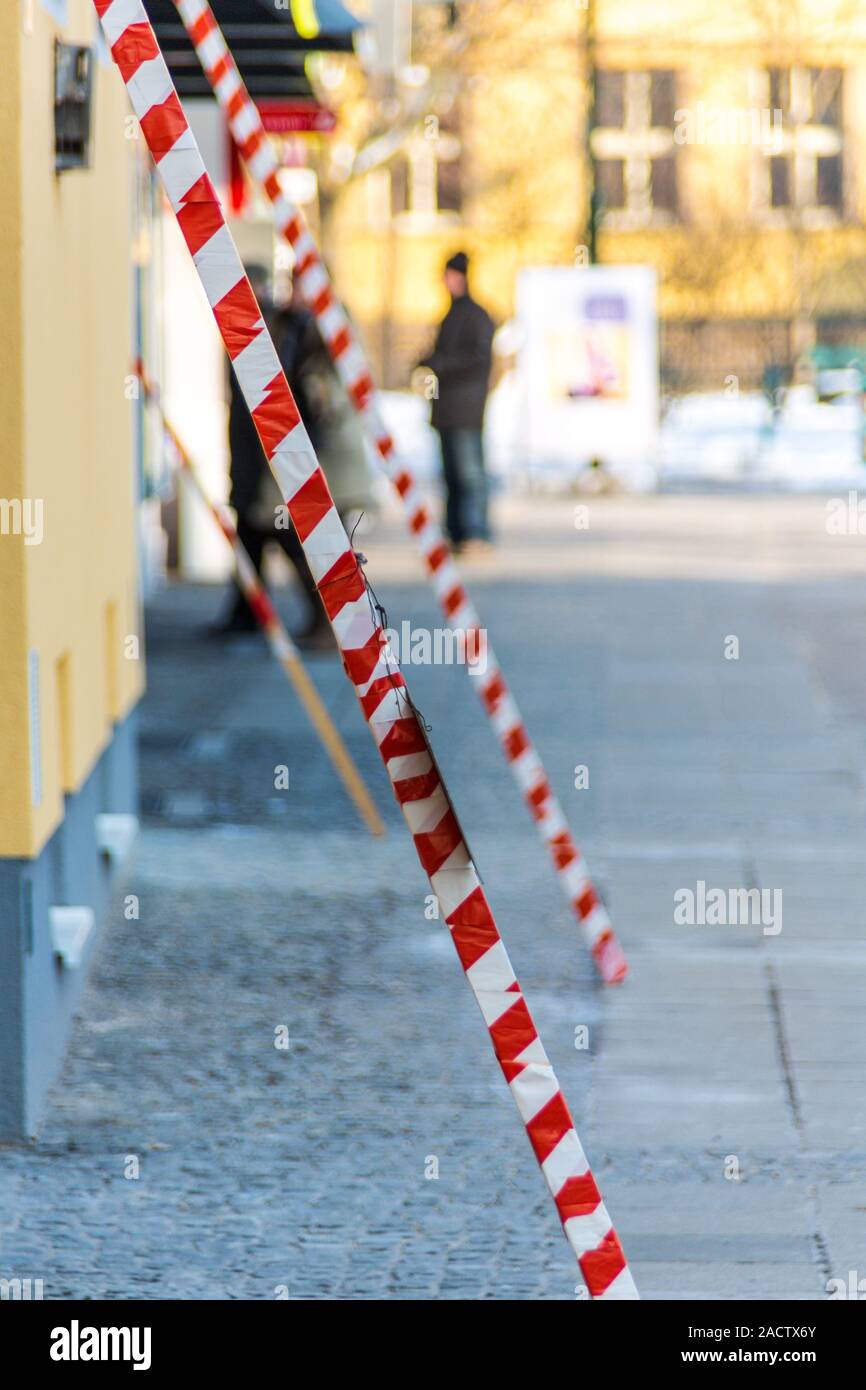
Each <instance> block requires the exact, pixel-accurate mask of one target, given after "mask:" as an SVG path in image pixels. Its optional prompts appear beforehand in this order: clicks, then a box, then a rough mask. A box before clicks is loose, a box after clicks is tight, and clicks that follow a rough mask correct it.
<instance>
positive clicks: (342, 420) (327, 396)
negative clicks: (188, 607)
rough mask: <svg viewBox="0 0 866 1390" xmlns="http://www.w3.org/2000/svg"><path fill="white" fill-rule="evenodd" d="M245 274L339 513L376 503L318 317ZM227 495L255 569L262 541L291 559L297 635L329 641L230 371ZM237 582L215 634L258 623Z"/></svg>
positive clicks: (305, 640) (260, 272) (258, 273)
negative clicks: (279, 302) (300, 601)
mask: <svg viewBox="0 0 866 1390" xmlns="http://www.w3.org/2000/svg"><path fill="white" fill-rule="evenodd" d="M247 274H248V276H249V279H250V283H251V285H252V288H253V293H254V294H255V296H256V298H257V300H258V302H259V305H260V306H261V309H262V313H263V316H264V318H265V321H266V323H267V325H268V328H269V329H270V331H271V334H272V336H273V338H274V342H275V344H276V347H277V353H278V355H279V358H280V363H281V365H282V368H283V371H284V372H285V374H286V379H287V381H288V383H289V387H290V389H291V392H292V395H293V396H294V398H295V402H296V404H297V406H298V410H299V411H300V414H301V419H302V421H303V423H304V426H305V428H306V430H307V433H308V435H309V436H310V441H311V443H312V445H313V448H314V449H315V451H316V455H317V457H318V459H319V462H320V464H321V465H322V469H323V471H324V473H325V477H326V478H327V480H328V486H329V487H330V489H331V493H332V495H333V497H334V502H335V503H336V506H337V510H338V511H339V512H340V515H341V517H343V518H346V519H348V517H349V515H350V513H351V512H352V511H353V510H356V511H364V510H369V509H371V508H372V507H374V506H375V502H374V499H373V496H372V479H371V476H370V471H369V466H368V462H367V457H366V453H365V450H364V441H363V436H362V433H361V428H360V423H359V421H358V419H357V416H356V415H355V412H354V410H353V409H352V406H351V404H350V403H349V401H348V398H347V396H346V393H345V391H344V389H343V387H342V385H341V384H340V382H339V380H338V378H337V375H336V371H335V369H334V366H333V364H332V362H331V359H330V357H329V355H328V351H327V348H326V347H325V344H324V342H323V341H322V337H321V334H320V333H319V330H318V328H317V326H316V321H315V319H314V317H313V315H312V314H311V313H310V311H309V310H308V309H307V308H306V307H305V306H304V305H303V303H301V301H300V297H299V295H298V294H297V292H295V293H293V295H292V299H291V301H290V302H289V304H288V305H286V306H285V307H283V308H280V309H275V308H274V306H273V303H272V301H271V298H270V293H269V282H268V276H267V272H266V271H265V270H264V268H263V267H261V266H248V267H247ZM229 448H230V451H231V466H230V476H231V495H230V498H229V501H230V503H231V505H232V506H233V507H234V509H235V511H236V512H237V518H238V523H237V530H238V536H239V537H240V540H241V542H242V543H243V545H244V547H245V548H246V550H247V551H248V553H249V556H250V559H251V560H252V562H253V564H254V565H255V568H256V571H257V572H258V573H259V574H261V566H262V560H263V557H264V551H265V547H266V546H267V545H268V543H269V542H275V543H276V544H278V545H279V546H280V547H281V548H282V550H283V551H284V553H285V554H286V556H287V557H288V559H289V561H290V562H291V564H292V565H293V566H294V568H295V571H296V573H297V576H298V579H299V581H300V585H301V591H302V593H303V596H304V599H305V602H306V610H307V611H306V616H305V619H304V621H303V623H302V626H301V628H300V630H299V631H298V632H295V633H293V636H294V638H295V640H296V641H297V642H298V644H299V645H300V646H302V647H305V648H308V649H313V650H316V649H320V648H321V649H330V648H331V647H332V646H333V636H332V633H331V629H330V625H329V623H328V620H327V617H326V614H325V610H324V608H323V606H322V601H321V599H320V597H319V594H318V591H317V589H316V583H315V580H314V578H313V575H312V572H311V570H310V567H309V564H308V563H307V558H306V556H305V554H304V550H303V546H302V545H301V542H300V540H299V539H298V535H297V532H296V531H295V529H294V527H293V526H292V525H291V523H290V522H289V520H288V515H287V511H286V508H285V506H284V504H283V499H282V497H281V496H280V492H279V488H278V487H277V483H276V479H275V478H274V476H273V473H272V472H271V469H270V465H269V464H268V461H267V458H266V457H265V453H264V450H263V449H262V446H261V442H260V440H259V437H258V434H257V433H256V428H255V425H254V424H253V420H252V416H251V415H250V412H249V410H248V409H247V406H246V402H245V401H244V399H243V396H242V394H241V391H240V388H239V387H238V384H237V381H236V379H235V375H234V372H232V373H231V403H230V406H229ZM257 626H258V624H257V623H256V620H255V617H254V616H253V614H252V612H251V610H250V608H249V606H248V604H247V601H246V599H245V597H244V595H243V592H242V591H241V589H240V588H239V587H237V586H235V591H234V596H233V599H232V604H231V608H230V610H229V612H228V614H227V616H226V618H225V619H224V620H223V621H222V622H221V623H219V624H217V626H216V627H215V628H214V629H213V630H214V632H215V633H216V634H231V633H238V632H251V631H253V630H255V629H256V628H257Z"/></svg>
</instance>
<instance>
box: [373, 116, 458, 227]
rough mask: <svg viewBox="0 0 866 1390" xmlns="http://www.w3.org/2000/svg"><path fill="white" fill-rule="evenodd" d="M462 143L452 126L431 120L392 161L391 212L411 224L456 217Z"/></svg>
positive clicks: (444, 121) (440, 119)
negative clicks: (444, 216)
mask: <svg viewBox="0 0 866 1390" xmlns="http://www.w3.org/2000/svg"><path fill="white" fill-rule="evenodd" d="M461 150H462V146H461V141H460V138H459V136H458V134H457V132H456V129H455V128H454V126H453V123H452V122H450V121H447V120H445V119H444V118H439V117H437V118H435V121H434V119H433V118H431V119H430V122H429V123H428V124H425V126H424V128H423V130H422V131H420V132H419V133H418V134H417V135H415V136H413V137H412V138H411V139H410V140H408V141H407V143H406V145H405V148H404V149H402V150H401V151H400V153H399V154H398V155H397V156H396V157H395V158H394V159H393V160H392V161H391V165H390V169H391V213H392V216H394V217H402V218H404V219H409V222H410V224H418V225H421V224H428V223H429V222H430V220H431V219H436V218H438V217H440V216H442V215H449V216H451V217H452V218H453V217H454V215H455V214H459V213H460V211H461V209H462V203H463V184H462V170H461V158H460V157H461Z"/></svg>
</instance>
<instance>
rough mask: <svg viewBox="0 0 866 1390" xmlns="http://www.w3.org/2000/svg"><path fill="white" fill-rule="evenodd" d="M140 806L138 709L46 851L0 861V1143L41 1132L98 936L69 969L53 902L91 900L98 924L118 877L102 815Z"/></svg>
mask: <svg viewBox="0 0 866 1390" xmlns="http://www.w3.org/2000/svg"><path fill="white" fill-rule="evenodd" d="M137 805H138V785H137V761H136V739H135V714H134V713H133V714H132V715H130V716H129V717H128V718H127V719H126V720H125V721H124V722H123V723H121V724H118V725H117V726H116V728H115V734H114V738H113V739H112V741H111V743H110V744H109V746H108V747H107V748H106V750H105V752H104V753H103V754H102V757H101V758H100V759H99V761H98V763H97V764H96V766H95V767H94V769H93V771H92V772H91V774H90V776H89V777H88V779H87V781H86V782H85V783H84V785H83V786H82V787H81V789H80V790H79V791H78V792H76V793H75V794H74V795H72V796H68V797H67V798H66V807H65V815H64V819H63V822H62V824H61V825H60V826H58V828H57V830H56V831H55V833H54V834H53V835H52V837H51V839H50V840H49V841H48V843H47V844H46V845H45V847H44V848H43V850H42V853H41V854H40V855H39V857H38V858H36V859H2V858H0V1037H2V1045H0V1142H9V1141H15V1140H21V1139H28V1138H31V1137H32V1136H33V1135H34V1133H35V1132H36V1128H37V1125H38V1122H39V1120H40V1118H41V1116H42V1113H43V1110H44V1105H45V1097H46V1093H47V1091H48V1088H49V1086H50V1085H51V1083H52V1082H53V1081H54V1080H55V1078H56V1076H57V1074H58V1072H59V1070H60V1067H61V1064H62V1062H63V1055H64V1051H65V1049H66V1044H67V1042H68V1039H69V1033H70V1029H71V1027H72V1019H73V1016H74V1013H75V1009H76V1006H77V1004H78V1000H79V998H80V996H81V991H82V988H83V985H84V980H85V977H86V973H87V968H88V965H89V963H90V960H91V959H92V956H93V953H94V950H95V946H96V941H97V939H98V936H99V932H98V930H97V931H94V932H93V933H92V934H91V937H90V939H89V940H88V942H87V947H86V952H85V956H84V959H83V960H82V962H81V964H80V965H79V966H77V967H75V968H69V967H68V966H65V965H64V964H63V963H62V962H61V960H60V958H59V957H58V956H56V955H55V953H54V950H53V949H52V944H51V934H50V928H49V909H50V908H52V907H62V906H88V907H92V908H93V910H94V913H95V916H96V922H97V926H99V924H100V923H101V921H102V919H103V917H104V915H105V909H106V905H107V902H108V895H109V892H110V888H111V882H112V877H113V874H112V871H111V868H110V866H109V862H108V860H107V859H106V857H105V856H104V855H102V854H101V853H100V851H99V848H98V846H97V840H96V817H97V815H99V814H100V813H102V812H109V811H111V812H118V811H120V812H130V813H132V814H135V812H136V811H137Z"/></svg>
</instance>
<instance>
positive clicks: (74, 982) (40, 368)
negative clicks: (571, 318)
mask: <svg viewBox="0 0 866 1390" xmlns="http://www.w3.org/2000/svg"><path fill="white" fill-rule="evenodd" d="M0 52H2V54H3V83H2V84H0V141H2V149H3V154H4V162H3V180H4V189H3V197H2V199H0V221H2V237H0V244H2V248H3V254H2V259H0V305H2V316H3V324H4V333H3V336H2V343H0V361H2V369H0V428H2V451H0V478H2V483H0V494H2V496H0V589H2V592H3V596H4V602H3V607H2V616H0V646H2V652H3V657H2V661H0V708H2V720H0V766H2V769H3V775H2V777H0V1015H2V1020H3V1046H2V1048H0V1139H9V1138H16V1137H20V1136H22V1135H27V1134H30V1133H32V1132H33V1129H34V1127H35V1124H36V1122H37V1120H38V1117H39V1113H40V1110H41V1107H42V1103H43V1099H44V1096H45V1092H46V1090H47V1087H48V1085H49V1084H50V1082H51V1081H52V1080H53V1078H54V1075H55V1074H56V1070H57V1067H58V1065H59V1062H60V1059H61V1057H62V1053H63V1047H64V1043H65V1039H66V1035H67V1031H68V1028H69V1025H70V1022H71V1017H72V1012H73V1010H74V1007H75V1003H76V1001H77V998H78V996H79V993H80V989H81V985H82V981H83V977H84V971H85V968H86V964H87V961H88V959H89V957H90V955H91V953H92V950H93V945H94V941H95V938H96V934H97V933H96V930H95V928H96V926H97V924H98V922H99V918H100V916H101V914H102V912H103V910H104V907H105V903H106V901H107V892H108V887H109V882H110V870H111V865H112V863H113V862H116V860H117V857H118V855H119V854H120V852H121V851H122V848H123V845H124V844H125V843H126V841H127V840H128V838H129V833H130V832H131V831H132V829H133V828H134V822H133V821H132V819H131V817H132V815H133V813H134V811H135V801H136V791H135V750H134V734H133V721H134V711H135V705H136V702H137V700H138V697H139V695H140V694H141V691H142V687H143V679H144V677H143V659H142V657H143V654H142V651H141V648H140V627H139V613H138V607H139V605H138V546H137V538H136V491H137V489H136V478H135V468H134V458H135V443H134V435H135V431H134V419H133V416H132V413H131V403H130V400H129V398H128V397H129V386H128V378H127V373H128V372H129V363H130V348H131V326H132V305H133V298H134V295H133V282H132V277H131V274H130V254H129V250H130V240H131V209H132V206H133V203H132V199H131V198H130V171H131V167H132V163H131V148H132V143H131V141H130V139H129V138H128V136H129V134H130V130H129V125H128V120H129V117H128V107H127V102H126V97H125V93H124V92H123V89H122V86H121V84H119V83H118V82H117V81H116V80H115V74H114V72H113V71H111V68H110V65H109V64H108V62H107V55H105V53H104V51H102V52H101V53H100V50H99V49H98V47H97V46H96V14H95V11H94V8H93V4H92V0H35V3H33V4H27V5H18V4H6V5H3V6H2V7H0Z"/></svg>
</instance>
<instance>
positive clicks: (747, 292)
mask: <svg viewBox="0 0 866 1390" xmlns="http://www.w3.org/2000/svg"><path fill="white" fill-rule="evenodd" d="M386 8H387V10H388V14H389V16H390V28H389V31H388V32H389V34H392V33H394V32H396V34H397V40H396V41H395V43H394V44H393V46H392V48H391V50H390V58H391V61H390V66H389V65H388V64H387V63H385V64H383V65H382V67H381V68H380V71H379V73H378V75H374V76H373V78H372V79H371V81H370V83H369V85H368V87H367V88H366V89H365V91H364V94H363V95H362V96H361V97H357V96H356V97H354V98H352V99H351V100H350V101H348V102H347V103H346V107H347V108H351V109H349V110H348V119H347V120H346V121H345V123H344V129H346V130H349V131H351V130H352V127H353V123H354V125H355V126H357V125H361V126H362V127H363V124H364V122H363V120H361V121H358V119H357V111H358V109H359V108H363V107H364V106H365V104H366V109H367V111H368V116H369V120H368V125H369V126H370V127H371V130H372V134H371V135H370V136H368V137H367V139H366V147H365V146H364V145H363V144H362V146H361V149H360V154H358V153H357V152H356V154H355V157H354V160H350V161H349V162H348V166H347V167H350V168H352V170H353V176H352V177H350V178H347V179H345V180H344V182H343V184H342V186H338V187H337V188H336V191H335V193H334V196H333V199H332V203H331V206H330V209H329V216H328V218H327V219H326V224H325V227H326V238H327V241H326V244H327V247H328V250H329V252H330V254H331V258H332V261H333V263H334V266H335V271H336V275H337V278H338V281H339V283H340V286H341V288H342V291H343V293H344V296H345V298H346V300H347V301H348V303H349V306H350V308H351V309H352V311H353V312H354V314H355V316H356V318H357V319H358V321H359V323H360V324H361V325H362V327H363V329H364V332H365V336H366V340H367V343H368V346H369V348H370V351H371V353H372V355H373V357H374V359H375V360H376V362H377V365H378V366H379V369H380V372H381V374H382V377H383V378H384V381H385V384H388V385H392V386H400V385H403V384H405V382H406V379H407V374H408V371H409V368H410V366H411V364H412V363H413V362H414V361H415V360H416V359H417V356H418V354H419V352H420V351H421V350H422V349H423V348H424V346H425V345H426V343H427V341H428V339H429V335H430V325H431V324H432V323H433V322H434V321H435V320H436V318H437V317H438V316H439V314H441V312H442V310H443V308H444V303H445V300H444V291H443V290H442V286H441V278H440V272H441V265H442V262H443V259H444V258H445V256H446V254H447V253H448V252H449V251H451V250H453V249H454V248H455V246H457V245H458V244H459V245H463V246H465V247H466V248H467V249H468V250H469V251H470V252H471V253H472V255H473V259H474V262H475V265H474V284H475V289H476V291H477V293H478V295H479V296H480V297H481V298H482V299H483V300H484V301H485V303H487V304H488V306H489V307H490V308H491V310H492V312H493V313H494V314H495V315H496V316H497V317H498V318H499V319H500V320H504V319H507V318H508V317H509V316H510V315H511V313H512V311H513V294H514V284H515V276H516V272H517V270H518V269H519V268H520V267H521V266H522V265H526V264H568V263H572V262H574V261H578V262H580V261H581V260H583V259H586V258H587V257H588V256H589V255H590V254H591V248H593V243H594V249H595V252H596V254H597V257H598V259H599V260H600V261H601V262H606V263H643V264H649V265H652V266H654V267H655V268H656V269H657V270H658V272H659V277H660V317H661V361H662V374H663V379H664V380H665V383H666V384H667V385H668V386H669V387H672V388H674V389H676V388H678V387H687V386H690V385H701V386H715V387H717V388H719V387H721V386H722V385H723V384H724V383H725V380H726V378H727V377H729V376H731V375H736V376H737V377H738V379H740V380H741V381H742V383H743V384H744V385H745V384H753V383H755V382H758V381H760V380H761V378H762V375H763V374H764V373H765V371H766V370H767V368H768V367H776V368H780V369H782V370H783V371H788V372H789V371H791V370H792V369H793V368H794V364H795V363H796V361H797V359H798V358H799V357H800V355H801V354H802V353H803V352H804V351H805V350H808V349H809V348H811V347H812V346H813V345H814V344H815V343H850V344H854V343H858V344H860V343H863V342H864V340H866V232H864V217H866V159H864V153H866V150H864V144H866V12H864V11H863V9H862V7H859V6H856V5H853V4H850V3H847V0H788V3H780V2H779V0H731V3H730V4H727V5H724V6H718V5H714V4H712V3H710V0H660V3H659V4H656V5H652V6H647V5H643V4H640V3H637V0H583V3H577V4H575V3H574V0H546V3H545V4H544V5H537V4H532V3H530V2H529V0H464V3H461V4H458V5H454V4H436V3H415V4H414V5H410V4H409V3H408V0H406V3H405V4H404V5H403V6H402V10H403V12H405V13H407V14H408V13H409V11H411V14H410V15H409V18H410V20H411V23H408V24H407V25H406V26H404V28H403V29H402V30H401V29H400V28H399V26H396V28H395V25H394V21H393V12H394V9H395V6H394V5H393V4H392V5H390V6H387V7H386ZM374 9H375V7H374ZM396 9H397V10H399V9H400V3H399V0H397V5H396ZM401 35H402V41H401V39H400V36H401ZM401 45H402V46H401ZM371 97H372V98H374V100H373V101H372V102H371ZM371 110H372V111H373V112H374V114H372V115H371V114H369V113H370V112H371ZM345 114H346V112H345V111H344V115H345ZM377 117H378V119H379V121H380V123H381V124H382V125H383V126H384V125H386V124H388V125H390V128H391V131H392V134H391V139H390V143H389V141H388V140H386V139H383V138H382V137H381V136H379V137H378V142H377V131H376V118H377ZM394 132H396V138H395V134H394ZM377 143H378V156H377ZM367 166H369V167H367ZM593 185H594V186H595V189H596V195H597V207H596V215H595V219H594V229H593V227H592V225H591V223H590V208H589V200H588V194H589V190H590V189H591V188H592V187H593Z"/></svg>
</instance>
